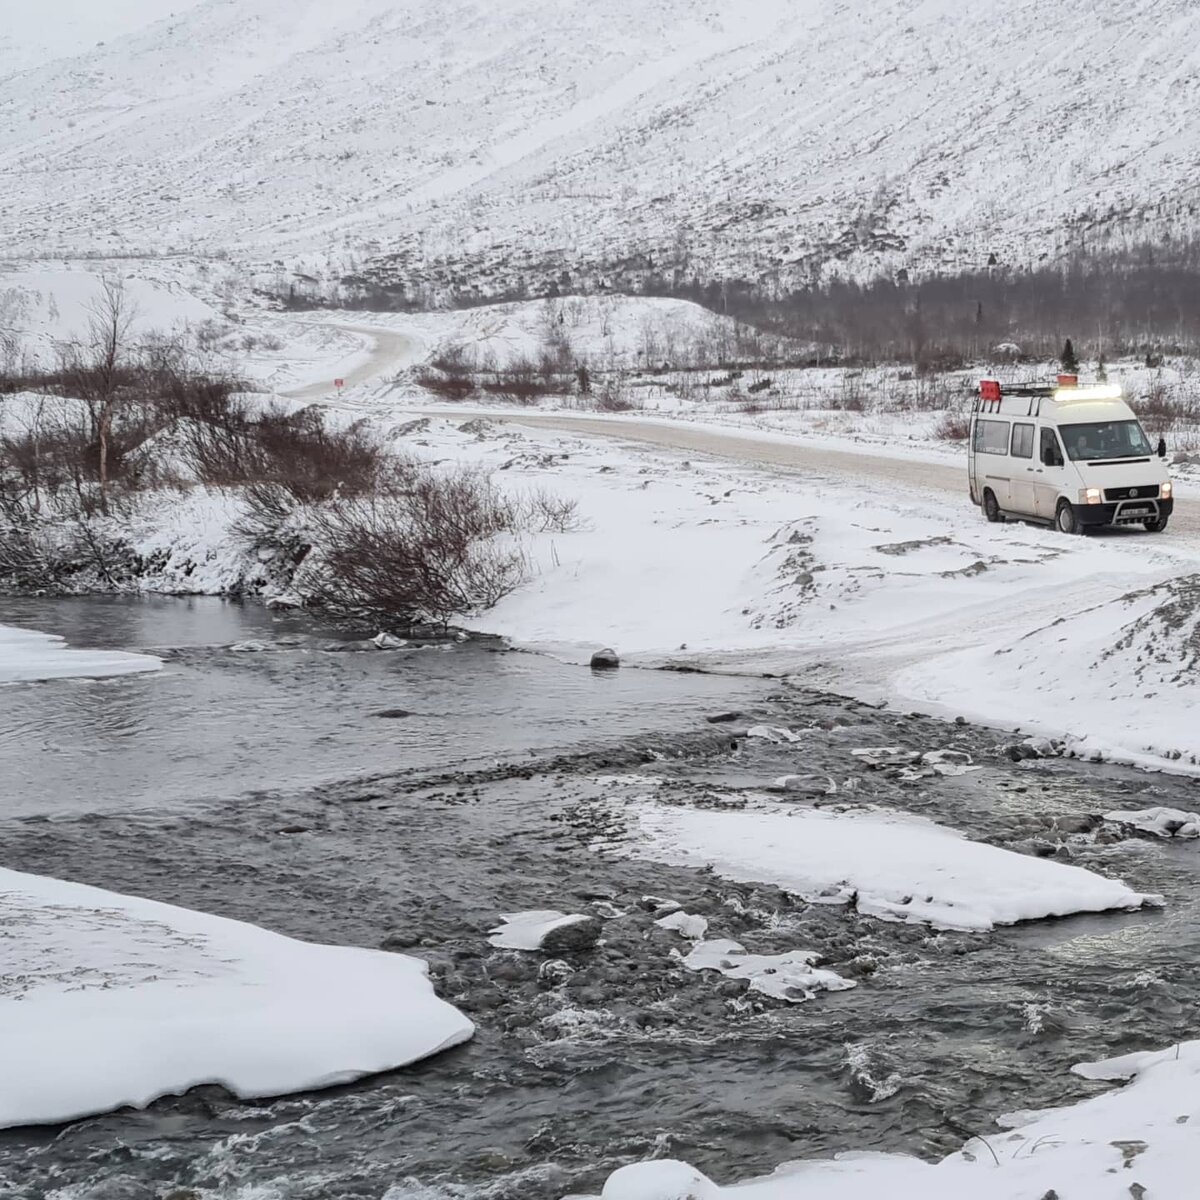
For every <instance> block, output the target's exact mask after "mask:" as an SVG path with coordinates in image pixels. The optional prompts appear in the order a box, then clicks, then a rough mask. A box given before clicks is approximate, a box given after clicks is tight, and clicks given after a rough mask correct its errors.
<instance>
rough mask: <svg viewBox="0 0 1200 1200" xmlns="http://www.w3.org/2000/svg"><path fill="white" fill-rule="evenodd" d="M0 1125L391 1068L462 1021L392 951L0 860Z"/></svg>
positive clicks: (417, 969)
mask: <svg viewBox="0 0 1200 1200" xmlns="http://www.w3.org/2000/svg"><path fill="white" fill-rule="evenodd" d="M0 927H2V928H3V937H2V939H0V941H2V944H3V949H4V960H3V961H4V970H3V977H2V978H0V1063H2V1064H3V1070H2V1071H0V1128H3V1127H6V1126H12V1125H24V1124H55V1123H58V1122H62V1121H69V1120H72V1119H74V1118H77V1117H81V1116H85V1115H88V1114H91V1113H99V1112H105V1111H108V1110H110V1109H114V1108H119V1107H121V1106H123V1105H132V1106H134V1107H139V1108H140V1107H143V1106H145V1105H147V1104H149V1103H150V1102H151V1101H152V1100H154V1099H156V1098H157V1097H159V1096H165V1095H173V1094H176V1093H182V1092H184V1091H186V1090H187V1089H188V1088H191V1087H195V1086H197V1085H199V1084H205V1083H218V1084H221V1085H223V1086H224V1087H226V1088H228V1089H229V1090H230V1091H231V1092H233V1093H234V1094H235V1095H238V1096H242V1097H261V1096H277V1095H281V1094H283V1093H285V1092H293V1091H301V1090H307V1089H311V1088H319V1087H330V1086H333V1085H334V1084H339V1083H347V1082H349V1081H350V1080H353V1079H358V1078H360V1077H362V1076H363V1075H368V1074H371V1073H374V1072H377V1071H386V1070H391V1069H392V1068H395V1067H399V1066H403V1065H405V1064H407V1063H411V1062H414V1061H416V1060H417V1059H421V1058H426V1057H428V1056H429V1055H431V1054H436V1053H438V1052H439V1051H440V1050H444V1049H446V1048H447V1047H449V1046H453V1045H456V1044H458V1043H459V1042H462V1041H465V1040H466V1039H468V1038H469V1037H470V1036H471V1035H472V1033H473V1030H474V1027H473V1026H472V1024H471V1022H470V1021H468V1020H467V1019H466V1017H464V1016H463V1015H462V1014H461V1013H460V1012H458V1010H457V1009H455V1008H453V1007H451V1006H450V1005H449V1004H447V1003H445V1002H444V1001H442V1000H440V999H438V998H437V996H435V995H434V992H433V987H432V985H431V984H430V982H429V980H428V978H427V977H426V969H425V964H424V963H423V962H422V961H420V960H418V959H414V958H409V957H406V956H404V955H399V954H390V953H387V952H385V951H380V950H360V949H356V948H353V947H348V946H317V945H311V944H308V943H304V942H297V941H293V940H292V939H291V938H286V937H282V936H280V935H279V934H275V933H270V932H268V931H267V930H264V929H259V928H257V927H255V926H253V925H246V924H243V923H241V922H239V921H230V920H225V919H223V918H218V917H211V916H206V915H204V914H202V913H197V912H192V911H190V910H187V909H181V908H175V907H172V906H170V905H166V904H159V903H156V902H153V901H150V900H141V899H137V898H135V897H132V896H122V895H118V894H116V893H113V892H107V891H103V890H101V889H98V888H92V887H85V886H83V885H81V884H77V883H65V882H62V881H60V880H57V879H48V878H45V877H43V876H37V875H26V874H21V873H19V872H16V871H9V870H5V869H3V868H0Z"/></svg>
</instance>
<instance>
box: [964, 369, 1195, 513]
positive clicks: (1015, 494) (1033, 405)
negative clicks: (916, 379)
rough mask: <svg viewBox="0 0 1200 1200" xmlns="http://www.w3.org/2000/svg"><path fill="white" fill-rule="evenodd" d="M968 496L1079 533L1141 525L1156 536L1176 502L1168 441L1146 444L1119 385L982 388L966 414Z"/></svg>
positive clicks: (986, 507)
mask: <svg viewBox="0 0 1200 1200" xmlns="http://www.w3.org/2000/svg"><path fill="white" fill-rule="evenodd" d="M969 445H970V451H969V454H970V458H969V465H968V474H969V479H970V486H971V500H972V501H973V502H974V503H975V504H978V505H980V506H981V507H982V509H983V512H984V515H985V516H986V517H987V519H988V520H989V521H1003V520H1005V518H1008V517H1011V518H1013V519H1016V520H1020V521H1040V522H1044V523H1045V524H1048V525H1055V526H1057V527H1058V528H1059V529H1060V530H1061V531H1062V532H1063V533H1083V532H1085V531H1086V530H1088V529H1095V528H1098V527H1099V526H1101V525H1141V526H1144V527H1145V528H1146V529H1148V530H1149V531H1150V532H1151V533H1161V532H1162V531H1163V530H1164V529H1166V527H1167V520H1168V518H1169V517H1170V515H1171V509H1172V507H1173V506H1174V498H1173V496H1172V489H1171V478H1170V475H1169V474H1168V473H1167V464H1166V455H1167V448H1166V444H1165V443H1164V442H1163V441H1162V440H1161V439H1160V441H1159V443H1158V447H1157V449H1155V448H1152V447H1151V445H1150V441H1149V439H1148V438H1147V437H1146V434H1145V432H1144V431H1143V429H1142V427H1141V425H1140V424H1139V423H1138V419H1137V417H1135V416H1134V414H1133V410H1132V409H1130V407H1129V405H1128V404H1126V403H1125V401H1124V400H1123V399H1122V398H1121V389H1120V388H1119V387H1117V386H1115V385H1109V384H1105V385H1102V386H1099V387H1080V386H1079V385H1078V383H1077V382H1075V381H1074V377H1073V376H1060V377H1059V383H1058V385H1057V386H1045V387H1043V386H1040V385H1039V386H1017V387H1013V386H1007V385H1006V386H1004V387H1002V386H1001V385H1000V383H999V382H998V381H997V380H995V379H985V380H983V382H982V383H981V384H980V385H979V395H978V397H977V399H976V401H975V407H974V411H973V412H972V413H971V435H970V443H969Z"/></svg>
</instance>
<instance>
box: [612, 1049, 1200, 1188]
mask: <svg viewBox="0 0 1200 1200" xmlns="http://www.w3.org/2000/svg"><path fill="white" fill-rule="evenodd" d="M1075 1072H1076V1074H1078V1075H1081V1076H1083V1078H1085V1079H1093V1080H1111V1081H1123V1080H1129V1081H1130V1082H1129V1083H1127V1084H1126V1085H1125V1086H1124V1087H1123V1088H1119V1089H1117V1090H1114V1091H1109V1092H1105V1093H1103V1094H1101V1095H1099V1096H1095V1097H1093V1098H1091V1099H1089V1100H1081V1101H1080V1102H1079V1103H1077V1104H1073V1105H1068V1106H1066V1107H1063V1108H1054V1109H1048V1110H1046V1111H1044V1112H1036V1113H1029V1112H1022V1113H1012V1114H1009V1115H1007V1116H1003V1117H1001V1118H999V1122H998V1123H999V1125H1000V1126H1001V1129H1000V1130H999V1131H997V1132H994V1133H990V1134H987V1135H982V1136H979V1137H975V1138H972V1139H971V1141H969V1142H968V1143H967V1144H966V1145H965V1146H964V1147H963V1149H962V1150H961V1151H959V1152H958V1153H957V1154H952V1155H950V1156H949V1157H948V1158H945V1159H943V1160H942V1161H941V1162H938V1163H928V1162H923V1161H922V1160H920V1159H916V1158H909V1157H906V1156H904V1155H896V1154H855V1153H851V1154H843V1155H839V1156H838V1157H837V1158H835V1159H832V1160H826V1161H820V1160H817V1161H812V1162H801V1163H792V1164H790V1165H787V1166H783V1167H780V1168H779V1170H777V1171H776V1172H775V1173H774V1174H773V1175H770V1176H766V1177H764V1178H762V1179H756V1180H751V1181H749V1182H747V1183H742V1184H740V1185H738V1186H736V1187H718V1186H717V1185H716V1184H715V1183H714V1182H713V1181H712V1180H710V1179H709V1178H707V1177H706V1176H704V1175H702V1174H701V1173H700V1172H698V1171H696V1170H694V1169H693V1168H691V1167H688V1166H686V1165H685V1164H683V1163H679V1162H674V1161H659V1162H648V1163H643V1164H639V1165H634V1166H629V1167H624V1168H622V1169H621V1170H619V1171H617V1172H615V1173H614V1174H613V1175H612V1176H611V1177H610V1178H609V1180H608V1182H607V1184H606V1185H605V1187H604V1191H603V1200H721V1198H722V1197H730V1198H731V1200H732V1198H733V1197H735V1196H736V1197H737V1200H801V1198H803V1197H810V1196H813V1197H815V1196H819V1197H820V1198H821V1200H881V1197H889V1198H890V1200H916V1198H917V1197H920V1198H921V1200H962V1197H964V1196H967V1195H970V1196H972V1197H976V1198H977V1200H1046V1198H1047V1197H1060V1198H1061V1200H1129V1197H1131V1196H1133V1197H1136V1198H1139V1200H1140V1197H1143V1196H1145V1197H1147V1198H1149V1197H1154V1198H1155V1200H1185V1198H1186V1197H1188V1196H1191V1195H1193V1194H1194V1180H1195V1177H1196V1172H1197V1170H1200V1138H1197V1136H1196V1131H1195V1129H1194V1128H1193V1125H1194V1123H1195V1121H1196V1120H1197V1119H1200V1111H1198V1109H1197V1103H1196V1093H1197V1085H1198V1084H1200V1042H1195V1041H1191V1042H1182V1043H1180V1044H1179V1045H1177V1046H1172V1047H1169V1048H1168V1049H1166V1050H1162V1051H1157V1052H1155V1051H1149V1052H1146V1053H1138V1054H1129V1055H1125V1056H1123V1057H1121V1058H1116V1059H1111V1060H1108V1061H1104V1062H1097V1063H1083V1064H1080V1065H1079V1066H1078V1067H1076V1068H1075Z"/></svg>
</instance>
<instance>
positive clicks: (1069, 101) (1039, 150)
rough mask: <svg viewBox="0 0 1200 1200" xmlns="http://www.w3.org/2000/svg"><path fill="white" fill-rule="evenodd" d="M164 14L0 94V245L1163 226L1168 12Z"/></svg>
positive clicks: (1182, 52)
mask: <svg viewBox="0 0 1200 1200" xmlns="http://www.w3.org/2000/svg"><path fill="white" fill-rule="evenodd" d="M143 2H145V0H143ZM106 7H107V6H106ZM172 7H173V8H174V9H175V15H174V17H173V18H171V19H165V20H161V21H158V22H156V23H152V24H147V22H146V21H145V20H144V17H143V16H142V15H139V12H135V10H137V9H138V5H137V3H136V0H125V8H126V9H127V10H128V11H127V12H126V18H127V19H125V20H123V21H122V22H119V23H118V29H120V28H125V29H127V30H129V32H127V33H125V34H124V35H123V36H120V35H118V36H115V37H111V38H110V40H109V41H108V42H107V44H105V45H102V46H96V47H94V48H92V49H90V50H88V51H87V52H85V53H82V54H78V56H77V57H74V58H69V59H57V60H54V61H50V62H45V59H46V58H47V56H48V55H50V54H52V52H53V51H52V50H42V51H39V52H36V53H35V52H33V51H30V54H29V55H28V56H27V61H28V62H29V63H30V64H35V63H37V62H43V63H44V65H42V66H34V67H33V69H30V70H26V71H23V72H20V73H17V74H14V75H10V76H9V77H8V78H7V79H4V78H2V77H0V147H3V149H2V150H0V179H2V180H3V183H4V187H3V189H2V190H0V196H2V198H0V229H2V230H3V235H2V238H0V251H2V252H6V253H10V254H28V253H30V252H32V251H33V250H34V248H37V250H38V251H44V250H47V249H48V250H50V251H52V252H67V251H69V250H72V249H73V250H75V251H79V252H87V253H93V252H95V251H97V249H105V250H108V251H113V252H136V253H144V254H164V253H177V252H186V253H190V252H194V251H196V250H199V251H201V252H202V253H204V254H207V255H212V254H215V253H217V252H220V251H225V250H231V249H232V250H235V251H236V252H237V253H238V254H239V255H240V256H241V257H242V258H243V260H255V259H256V258H257V259H259V260H261V259H263V258H266V259H269V260H276V259H278V260H279V261H280V262H281V263H282V262H283V261H288V262H291V263H295V262H296V261H299V260H300V259H302V258H305V257H306V256H308V257H307V259H306V261H311V262H313V263H315V264H320V263H322V262H326V263H328V262H329V261H330V260H333V261H334V262H336V264H337V265H338V266H339V267H345V268H353V267H355V266H356V265H358V266H362V265H364V264H369V263H372V262H374V263H380V262H390V263H392V264H393V265H394V267H395V270H396V273H397V275H398V276H407V275H408V274H410V273H411V272H414V271H416V270H417V269H418V268H422V267H424V268H428V267H429V266H430V264H437V263H442V264H443V265H445V266H446V267H447V269H448V270H453V271H455V272H458V273H460V274H461V275H462V276H464V277H467V282H482V283H484V284H485V285H486V284H487V283H488V282H489V277H491V276H493V275H494V276H495V278H496V279H498V278H499V277H500V276H501V275H503V274H504V273H505V272H507V273H508V277H509V278H511V277H513V275H514V274H515V273H516V272H519V271H520V270H522V269H529V268H531V267H543V266H546V264H548V263H554V264H556V267H555V270H556V272H557V271H561V270H564V269H565V270H567V271H571V270H573V269H574V268H575V266H576V265H577V264H582V265H583V266H584V267H585V269H600V264H601V262H602V261H604V260H610V261H611V260H612V259H613V258H621V257H625V256H630V255H633V256H647V255H648V256H650V258H649V259H647V260H645V263H649V262H653V264H654V265H655V267H656V269H658V268H661V269H664V270H666V271H668V272H669V271H671V270H680V271H682V272H688V271H690V270H692V269H693V268H694V267H695V266H696V265H697V264H700V265H702V266H704V267H706V268H708V269H710V270H713V271H717V272H720V271H728V272H731V273H740V274H754V275H760V276H766V277H780V278H783V279H784V280H789V279H790V280H794V281H803V280H805V279H806V278H808V277H810V275H811V273H812V272H813V271H814V270H817V271H819V270H822V269H825V268H826V267H828V266H829V265H830V264H840V265H839V267H838V269H841V270H850V271H855V272H863V271H867V270H874V269H877V268H880V267H883V268H887V267H894V266H897V265H899V264H900V263H901V262H909V261H914V262H919V263H936V264H940V265H944V266H951V267H971V266H982V265H983V264H984V263H985V262H986V261H987V259H988V256H989V254H991V253H996V254H997V255H998V257H999V258H1000V260H1001V261H1008V262H1029V261H1034V260H1036V259H1037V258H1038V257H1039V256H1040V255H1041V254H1043V253H1050V254H1054V253H1055V252H1058V251H1061V250H1062V249H1064V248H1065V247H1066V246H1068V245H1072V244H1078V243H1079V241H1080V240H1081V239H1083V240H1086V243H1087V244H1088V246H1089V247H1091V248H1095V246H1096V245H1097V244H1098V243H1100V242H1103V241H1104V240H1105V239H1108V240H1109V241H1110V242H1112V243H1113V244H1115V245H1121V244H1123V243H1124V242H1125V241H1127V240H1131V239H1132V240H1136V239H1137V238H1138V237H1139V236H1140V235H1141V234H1142V233H1143V232H1144V231H1146V230H1148V229H1154V230H1158V231H1162V230H1163V229H1166V228H1175V229H1176V230H1182V229H1188V230H1190V229H1191V228H1193V227H1194V217H1193V214H1192V208H1193V206H1194V203H1195V200H1196V190H1197V184H1196V182H1195V178H1196V177H1195V166H1196V161H1197V151H1198V147H1197V135H1196V133H1195V125H1194V122H1192V121H1191V114H1192V113H1193V112H1194V111H1195V110H1196V105H1197V99H1198V96H1200V69H1198V66H1197V61H1196V55H1195V51H1194V46H1195V45H1196V44H1197V41H1198V40H1200V36H1198V35H1200V12H1198V11H1197V10H1196V9H1195V7H1194V6H1193V5H1190V4H1188V3H1186V2H1185V0H1164V2H1163V3H1160V4H1158V5H1156V6H1154V9H1153V13H1152V14H1151V13H1149V12H1148V11H1147V6H1146V5H1145V3H1144V2H1142V0H1102V2H1101V3H1100V4H1099V5H1096V4H1093V3H1091V2H1090V0H1064V2H1063V3H1060V4H1055V5H1052V6H1050V5H1030V6H1017V7H1014V6H1012V5H1004V4H975V5H969V6H964V5H962V4H961V3H959V2H958V0H882V2H881V3H878V4H873V5H871V6H869V7H867V8H865V9H864V8H863V7H862V6H857V5H846V4H844V3H841V2H840V0H795V2H792V3H785V2H784V0H760V2H759V3H756V4H754V5H752V6H747V5H744V4H738V3H735V0H715V2H708V3H700V2H699V0H651V2H649V3H642V2H640V0H613V2H612V3H610V4H607V5H604V6H597V5H594V4H589V3H586V2H585V0H511V2H510V3H506V4H505V5H502V6H495V5H487V4H483V3H481V2H480V0H413V3H409V4H405V5H404V6H397V5H395V4H394V3H393V2H392V0H354V2H352V3H346V4H339V5H330V4H328V3H326V2H325V0H239V3H237V4H230V3H227V2H225V0H200V2H199V3H194V4H193V5H192V6H191V7H190V8H188V7H187V6H181V5H175V6H172ZM181 9H182V11H181ZM139 11H140V12H141V13H144V12H145V11H146V10H139ZM131 13H132V14H133V15H132V16H130V14H131ZM164 15H165V14H164ZM27 24H28V21H26V25H27ZM24 29H25V26H24V25H23V26H21V27H19V36H20V37H21V38H24V37H25V33H24ZM9 37H10V39H11V37H12V35H11V34H9ZM1131 47H1132V48H1134V49H1132V50H1131ZM64 48H65V49H66V50H67V51H68V52H74V51H77V50H79V49H81V48H82V47H81V46H80V44H79V39H76V40H75V42H74V43H70V42H69V41H68V42H64ZM1014 180H1019V182H1020V186H1013V185H1012V181H1014ZM310 252H311V253H310ZM643 265H644V264H643ZM547 269H549V268H547ZM471 273H474V274H477V275H481V276H482V277H483V278H482V279H480V280H474V279H471V278H469V275H470V274H471Z"/></svg>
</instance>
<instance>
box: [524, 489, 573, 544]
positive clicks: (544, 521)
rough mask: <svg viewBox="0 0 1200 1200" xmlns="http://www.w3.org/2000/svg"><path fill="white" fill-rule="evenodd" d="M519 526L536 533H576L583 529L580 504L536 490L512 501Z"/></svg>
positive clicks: (542, 490)
mask: <svg viewBox="0 0 1200 1200" xmlns="http://www.w3.org/2000/svg"><path fill="white" fill-rule="evenodd" d="M510 504H511V505H512V507H513V511H514V514H515V516H516V519H517V523H518V525H519V526H520V527H521V528H523V529H529V530H531V531H532V532H534V533H575V532H577V531H578V530H579V529H581V528H583V521H582V519H581V517H580V516H579V502H578V501H577V500H568V499H565V498H564V497H562V496H557V495H555V494H554V493H553V492H551V491H547V490H546V489H545V488H534V489H533V490H531V491H528V492H525V493H524V494H523V495H520V496H517V497H516V498H515V499H513V500H511V501H510Z"/></svg>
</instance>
